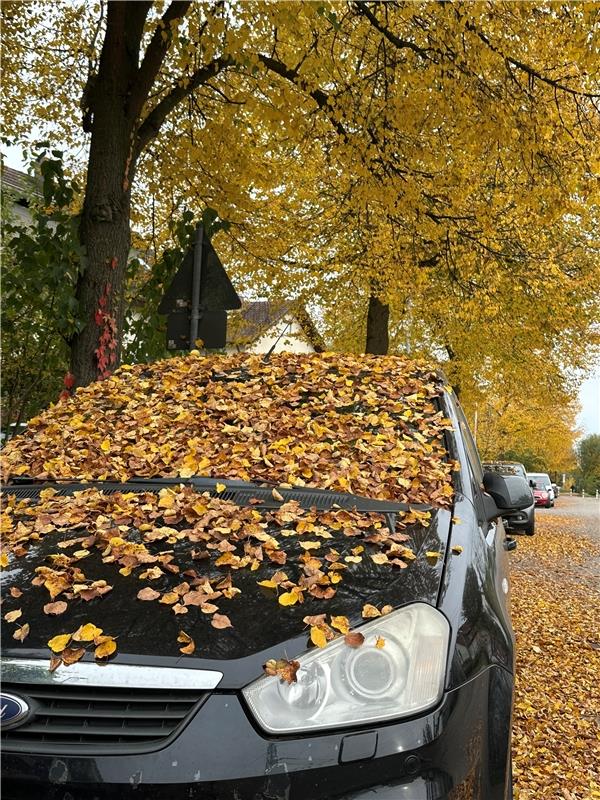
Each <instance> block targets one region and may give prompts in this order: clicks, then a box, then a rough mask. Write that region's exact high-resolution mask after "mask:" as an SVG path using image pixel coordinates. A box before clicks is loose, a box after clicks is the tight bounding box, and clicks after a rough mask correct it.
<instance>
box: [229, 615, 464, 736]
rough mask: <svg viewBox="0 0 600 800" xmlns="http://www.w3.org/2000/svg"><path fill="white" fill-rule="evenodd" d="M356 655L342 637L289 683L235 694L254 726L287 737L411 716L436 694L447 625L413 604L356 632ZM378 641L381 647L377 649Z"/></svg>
mask: <svg viewBox="0 0 600 800" xmlns="http://www.w3.org/2000/svg"><path fill="white" fill-rule="evenodd" d="M360 632H361V633H362V634H363V636H364V637H365V641H364V643H363V645H362V646H361V647H357V648H353V647H349V646H348V645H347V644H346V643H345V641H344V637H341V638H339V639H336V640H334V641H332V642H330V643H329V644H328V645H327V646H326V647H325V648H323V649H314V650H310V651H309V652H308V653H305V654H304V655H302V656H300V657H299V658H298V659H297V660H298V661H299V662H300V668H299V669H298V672H297V675H296V678H297V682H296V683H292V684H288V683H286V682H285V681H282V680H280V679H279V678H278V677H274V676H273V677H269V676H265V677H262V678H259V679H258V680H257V681H255V682H254V683H252V684H251V685H250V686H248V687H246V688H245V689H244V690H243V694H244V697H245V698H246V702H247V703H248V705H249V707H250V710H251V711H252V714H253V715H254V717H255V718H256V720H257V722H258V723H259V725H260V726H261V727H262V728H263V729H264V730H266V731H269V732H271V733H293V732H297V731H312V730H319V729H322V728H338V727H343V726H349V725H361V724H364V723H369V722H374V721H376V720H388V719H395V718H398V717H403V716H408V715H411V714H416V713H418V712H420V711H423V710H424V709H426V708H429V707H431V706H433V705H435V704H436V703H437V702H438V701H439V699H440V697H441V696H442V692H443V690H444V675H445V672H446V657H447V651H448V638H449V632H450V629H449V625H448V622H447V620H446V618H445V617H444V616H443V615H442V614H441V613H440V612H439V611H437V610H436V609H435V608H433V607H432V606H429V605H426V604H424V603H415V604H413V605H410V606H406V607H404V608H401V609H398V610H397V611H394V612H392V613H391V614H388V615H387V616H385V617H378V618H377V619H375V620H373V621H372V622H369V623H367V624H365V625H362V626H361V627H360ZM378 637H381V638H382V639H383V640H384V641H385V644H384V646H383V647H377V646H376V642H377V639H378Z"/></svg>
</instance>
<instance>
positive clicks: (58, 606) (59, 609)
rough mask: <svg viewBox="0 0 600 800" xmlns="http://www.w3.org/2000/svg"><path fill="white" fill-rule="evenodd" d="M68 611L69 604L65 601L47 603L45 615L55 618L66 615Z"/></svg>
mask: <svg viewBox="0 0 600 800" xmlns="http://www.w3.org/2000/svg"><path fill="white" fill-rule="evenodd" d="M66 610H67V604H66V603H65V601H64V600H57V601H56V602H55V603H46V605H45V606H44V614H52V615H53V616H58V615H59V614H64V612H65V611H66Z"/></svg>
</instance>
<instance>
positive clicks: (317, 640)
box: [310, 625, 327, 647]
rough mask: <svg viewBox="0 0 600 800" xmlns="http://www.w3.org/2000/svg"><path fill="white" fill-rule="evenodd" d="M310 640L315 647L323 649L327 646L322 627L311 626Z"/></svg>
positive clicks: (325, 635)
mask: <svg viewBox="0 0 600 800" xmlns="http://www.w3.org/2000/svg"><path fill="white" fill-rule="evenodd" d="M310 640H311V642H312V643H313V644H314V645H316V646H317V647H325V645H326V644H327V634H326V633H325V631H324V630H323V628H322V627H320V626H317V625H313V626H311V629H310Z"/></svg>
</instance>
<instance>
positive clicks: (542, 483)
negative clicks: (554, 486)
mask: <svg viewBox="0 0 600 800" xmlns="http://www.w3.org/2000/svg"><path fill="white" fill-rule="evenodd" d="M527 477H528V478H529V480H530V481H533V483H534V485H535V488H536V489H547V488H548V486H550V478H549V477H548V476H547V475H532V474H528V475H527Z"/></svg>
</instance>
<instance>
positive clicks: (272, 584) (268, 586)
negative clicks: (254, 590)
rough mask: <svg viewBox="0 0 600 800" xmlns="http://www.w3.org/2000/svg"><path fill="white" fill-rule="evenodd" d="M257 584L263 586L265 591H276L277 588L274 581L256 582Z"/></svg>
mask: <svg viewBox="0 0 600 800" xmlns="http://www.w3.org/2000/svg"><path fill="white" fill-rule="evenodd" d="M257 584H258V585H259V586H264V587H265V589H276V588H277V584H276V583H275V581H270V580H266V581H257Z"/></svg>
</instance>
